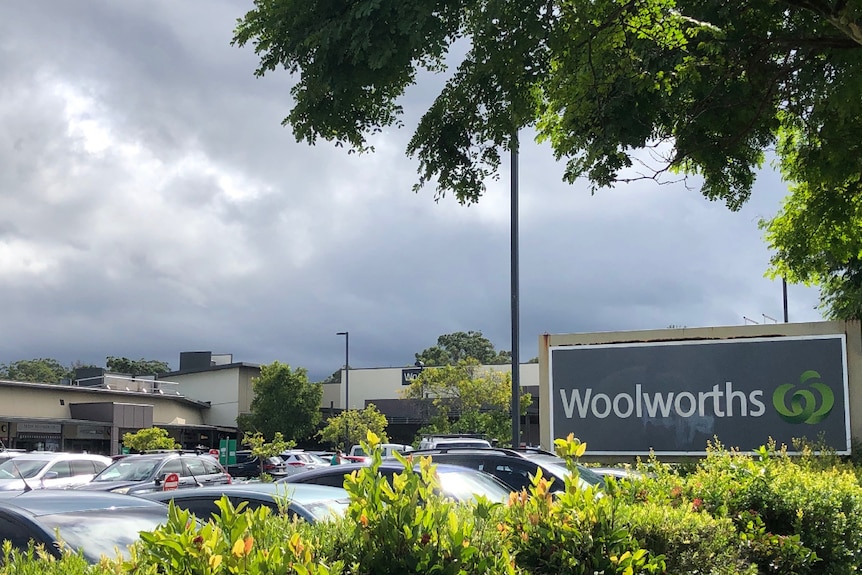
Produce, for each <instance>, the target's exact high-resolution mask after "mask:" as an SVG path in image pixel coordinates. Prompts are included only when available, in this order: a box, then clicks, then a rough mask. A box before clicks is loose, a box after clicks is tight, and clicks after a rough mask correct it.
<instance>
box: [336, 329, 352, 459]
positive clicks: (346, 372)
mask: <svg viewBox="0 0 862 575" xmlns="http://www.w3.org/2000/svg"><path fill="white" fill-rule="evenodd" d="M335 335H343V336H344V410H343V412H346V411H348V410H349V409H350V333H349V332H346V331H339V332H338V333H336V334H335ZM347 426H348V418H347V417H345V418H344V449H345V450H348V449H350V446H349V445H347V442H348V441H350V430H349V429H348V427H347Z"/></svg>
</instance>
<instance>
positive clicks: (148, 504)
mask: <svg viewBox="0 0 862 575" xmlns="http://www.w3.org/2000/svg"><path fill="white" fill-rule="evenodd" d="M167 516H168V510H167V507H165V506H164V505H162V504H160V503H156V502H154V501H147V500H146V499H141V498H139V497H129V496H127V495H118V494H116V493H92V492H85V491H51V490H42V491H29V492H22V493H17V494H7V495H4V496H3V497H0V541H3V540H6V539H8V540H9V541H10V542H11V543H12V546H13V547H15V548H18V549H22V550H24V549H27V546H28V544H29V542H30V541H31V540H32V541H33V542H34V543H36V544H42V545H44V547H45V551H46V552H47V553H49V554H51V555H53V556H54V557H57V558H59V557H60V556H61V554H62V552H63V546H65V547H66V548H67V549H71V550H73V551H81V553H83V555H84V557H85V558H86V559H87V560H88V561H90V562H91V563H96V562H98V561H99V558H100V557H101V556H103V555H104V556H107V557H116V554H117V550H119V551H120V553H121V554H122V555H124V556H125V557H126V558H128V555H129V554H128V546H129V545H131V544H132V543H134V542H135V541H136V540H137V539H138V537H139V533H140V532H141V531H152V530H153V529H155V528H156V527H158V526H159V525H161V524H163V523H165V522H166V521H167ZM60 542H62V544H61V543H60Z"/></svg>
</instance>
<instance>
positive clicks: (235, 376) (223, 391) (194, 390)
mask: <svg viewBox="0 0 862 575" xmlns="http://www.w3.org/2000/svg"><path fill="white" fill-rule="evenodd" d="M170 380H171V381H175V382H177V383H178V384H179V391H180V393H181V394H182V395H184V396H186V397H192V398H194V399H196V400H197V401H207V402H209V403H210V409H209V412H208V413H207V414H206V416H205V417H206V421H205V422H204V423H206V424H207V425H223V426H227V427H236V417H237V415H238V414H239V413H242V412H241V411H240V408H241V407H242V408H244V409H245V411H246V412H247V411H248V405H249V404H250V403H251V392H250V391H249V390H250V385H251V384H250V378H248V377H246V380H247V381H245V382H243V381H242V378H241V371H240V367H234V368H229V369H214V370H208V371H202V372H198V373H184V374H175V375H171V376H170Z"/></svg>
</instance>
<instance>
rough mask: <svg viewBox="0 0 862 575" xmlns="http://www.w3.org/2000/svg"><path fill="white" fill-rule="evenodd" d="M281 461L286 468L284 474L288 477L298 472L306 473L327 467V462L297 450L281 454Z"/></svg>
mask: <svg viewBox="0 0 862 575" xmlns="http://www.w3.org/2000/svg"><path fill="white" fill-rule="evenodd" d="M281 459H282V461H283V462H284V464H285V467H286V470H285V472H286V473H287V474H289V475H292V474H294V473H299V472H300V471H308V470H309V469H319V468H321V467H329V462H328V461H324V460H323V459H322V458H321V457H319V456H317V455H314V454H313V453H308V452H306V451H301V450H297V449H295V450H291V451H285V452H284V453H282V454H281Z"/></svg>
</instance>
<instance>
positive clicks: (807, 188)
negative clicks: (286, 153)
mask: <svg viewBox="0 0 862 575" xmlns="http://www.w3.org/2000/svg"><path fill="white" fill-rule="evenodd" d="M233 42H234V44H236V45H240V46H243V45H245V44H247V43H251V44H252V45H253V46H254V50H255V52H256V53H257V55H258V56H259V58H260V60H259V64H258V67H257V69H256V72H255V73H256V74H257V75H258V76H263V75H265V74H267V73H269V72H271V71H274V70H276V69H278V68H281V67H283V68H285V69H286V70H287V71H288V72H290V73H292V74H294V75H295V76H296V80H297V81H296V83H295V85H294V86H293V88H292V90H291V96H292V107H291V108H290V109H289V112H288V114H287V116H286V118H285V119H284V122H283V123H284V124H286V125H289V126H290V127H291V128H292V130H293V133H294V135H295V136H296V138H297V140H300V141H303V140H304V141H307V142H309V143H315V142H316V141H317V140H318V139H324V140H328V141H333V142H335V143H336V144H337V145H342V146H346V147H348V148H350V149H351V151H359V152H363V151H367V150H370V149H372V146H371V138H373V136H374V135H375V134H377V133H379V132H381V131H382V130H383V129H385V128H387V127H389V126H392V125H400V117H401V114H402V112H403V110H402V107H401V105H400V103H399V102H400V98H401V96H403V95H404V92H405V90H406V88H407V87H409V86H410V85H412V84H414V83H415V82H416V79H417V74H418V73H419V71H421V70H428V71H431V72H443V73H445V74H446V76H445V78H446V80H445V85H444V86H443V88H442V90H441V92H440V93H439V95H437V97H436V99H435V100H434V102H433V104H432V105H431V107H430V108H429V109H428V110H427V112H426V113H425V114H424V116H423V117H422V119H421V120H420V122H419V124H418V126H417V127H416V130H415V132H414V134H413V137H412V139H411V141H410V143H409V145H408V148H407V153H408V154H409V155H410V156H412V157H415V158H417V159H418V162H419V179H418V183H417V185H416V189H418V188H420V187H422V186H424V185H425V184H427V183H434V184H435V185H436V194H435V195H436V197H437V198H439V197H442V196H444V195H445V194H447V193H452V194H454V195H455V197H456V198H457V199H458V200H459V201H460V202H462V203H472V202H476V201H478V200H479V199H480V198H481V196H482V194H483V193H484V191H485V185H486V181H487V179H488V178H489V177H494V176H496V175H497V171H498V168H499V166H500V150H501V149H505V148H508V147H509V146H510V145H511V144H512V136H513V134H515V133H517V131H519V130H521V129H523V128H530V129H531V130H533V131H534V132H535V134H536V137H537V139H538V140H539V141H543V142H549V143H550V146H551V148H552V150H553V154H554V155H555V157H556V158H557V159H558V160H561V161H563V162H564V165H565V167H564V169H563V173H562V177H563V179H564V180H565V181H567V182H570V183H571V182H574V181H575V180H576V179H578V178H586V179H587V180H589V182H590V183H591V185H592V188H593V190H594V191H595V190H596V189H598V188H603V187H609V186H613V185H614V184H616V183H618V182H627V181H633V180H638V179H653V180H657V181H662V182H667V181H671V180H672V179H673V178H675V177H677V176H678V175H679V176H680V177H685V176H689V175H696V176H698V177H699V178H700V180H699V181H700V187H701V192H702V193H703V194H704V195H705V196H706V197H707V198H710V199H713V200H720V201H724V202H725V203H726V204H727V205H728V206H729V207H730V208H731V209H738V208H739V207H740V206H741V205H742V204H743V203H744V202H745V201H746V200H747V199H748V197H749V196H750V194H751V190H752V186H753V184H754V180H755V176H756V172H757V170H758V169H760V168H761V167H762V166H763V163H764V161H765V158H766V155H765V154H766V152H770V153H774V155H775V158H776V163H777V165H778V167H779V168H780V170H781V173H782V175H783V177H784V178H785V179H786V181H787V182H788V183H789V184H790V187H791V194H792V195H791V200H790V201H789V203H788V204H787V205H786V206H785V210H784V212H783V213H782V214H780V215H779V216H778V217H777V218H776V219H775V220H774V222H773V223H769V222H767V224H766V225H767V229H768V233H767V239H768V241H769V243H770V246H771V247H772V248H773V249H774V250H776V255H775V258H774V260H773V268H772V271H773V273H775V274H781V275H784V276H786V277H787V278H788V280H789V281H795V280H797V279H798V280H800V281H809V282H814V283H820V284H821V285H826V286H828V285H829V282H830V281H831V282H832V284H833V294H834V287H835V284H836V282H837V284H838V285H839V286H840V285H842V281H843V279H844V278H845V277H846V275H847V271H848V270H847V266H848V265H850V263H852V261H853V259H859V258H862V252H860V248H859V245H858V242H859V240H858V237H859V235H860V234H859V232H858V230H859V229H860V228H862V219H860V213H859V204H860V199H859V197H860V177H862V176H860V174H862V140H860V138H859V137H858V134H860V133H862V113H860V109H862V106H860V94H862V49H860V48H862V6H860V3H859V1H858V0H854V1H852V2H848V1H846V0H752V1H749V2H744V3H738V2H726V1H724V0H590V1H586V0H584V1H575V2H563V1H560V0H551V1H550V2H534V1H532V0H486V1H478V0H472V1H471V0H461V1H459V2H449V1H446V0H416V1H413V2H403V1H402V0H352V1H350V2H346V1H344V0H341V1H335V2H331V1H326V2H323V1H321V0H255V1H254V8H253V9H252V10H250V11H249V12H247V13H246V14H245V16H244V17H242V18H240V19H239V21H238V23H237V26H236V29H235V31H234V38H233ZM447 65H448V68H447ZM797 208H799V209H797ZM802 220H809V221H802ZM797 236H804V239H803V241H801V242H795V243H794V241H793V240H794V238H795V237H797ZM824 260H825V261H824ZM812 261H813V262H814V264H813V265H809V264H810V262H812ZM851 287H852V286H851ZM856 289H857V291H858V286H857V288H856ZM849 291H850V292H851V293H853V290H852V289H851V290H849ZM825 295H826V296H827V300H828V295H829V292H828V291H827V292H826V294H825ZM839 295H840V290H839ZM827 303H828V302H827Z"/></svg>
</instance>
